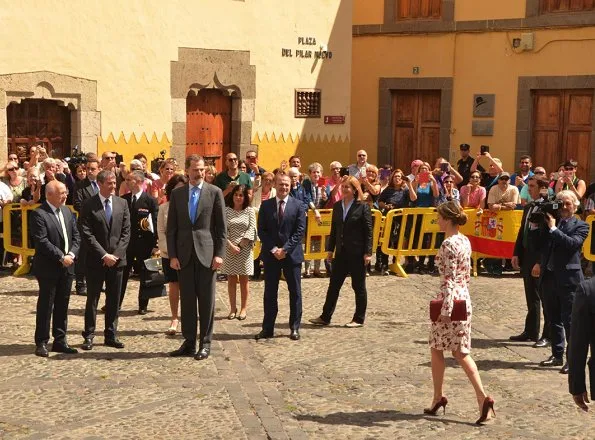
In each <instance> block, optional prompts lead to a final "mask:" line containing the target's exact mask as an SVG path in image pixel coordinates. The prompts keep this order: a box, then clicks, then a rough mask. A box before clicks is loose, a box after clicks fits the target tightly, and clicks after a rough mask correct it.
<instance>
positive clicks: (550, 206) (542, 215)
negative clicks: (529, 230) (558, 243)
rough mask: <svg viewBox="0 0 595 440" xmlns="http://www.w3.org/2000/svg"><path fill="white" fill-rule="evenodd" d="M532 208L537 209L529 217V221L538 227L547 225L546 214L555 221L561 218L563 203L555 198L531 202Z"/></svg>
mask: <svg viewBox="0 0 595 440" xmlns="http://www.w3.org/2000/svg"><path fill="white" fill-rule="evenodd" d="M530 205H531V206H534V207H535V208H536V209H534V210H533V212H532V213H531V214H530V215H529V219H528V220H529V221H530V222H531V223H535V224H538V225H545V224H546V214H550V215H551V216H552V217H554V218H555V219H558V218H559V217H560V209H562V203H561V202H560V201H558V200H556V199H555V198H547V199H543V198H542V199H538V200H536V201H534V202H531V204H530Z"/></svg>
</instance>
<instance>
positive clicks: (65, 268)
mask: <svg viewBox="0 0 595 440" xmlns="http://www.w3.org/2000/svg"><path fill="white" fill-rule="evenodd" d="M45 191H46V201H45V202H43V203H42V204H41V206H40V207H39V208H37V209H36V210H35V211H33V212H32V213H31V232H32V234H33V242H34V243H35V258H34V262H33V273H34V274H35V277H36V278H37V282H38V284H39V297H38V299H37V318H36V325H35V346H36V348H35V354H36V355H37V356H41V357H47V356H48V349H47V343H48V341H49V339H50V318H51V317H52V315H53V323H52V336H53V337H54V343H53V344H52V351H56V352H59V353H68V354H72V353H76V352H77V350H76V349H75V348H72V347H70V346H69V345H68V343H67V342H66V330H67V327H68V317H67V315H68V302H69V300H70V290H71V289H72V279H73V276H74V260H75V258H76V256H77V254H78V252H79V246H80V235H79V232H78V228H77V226H76V220H75V218H74V215H73V214H72V212H71V211H70V210H69V209H68V208H67V207H66V206H64V203H65V202H66V197H67V193H68V191H67V190H66V186H65V185H64V184H63V183H61V182H59V181H57V180H53V181H51V182H48V184H47V185H46V188H45Z"/></svg>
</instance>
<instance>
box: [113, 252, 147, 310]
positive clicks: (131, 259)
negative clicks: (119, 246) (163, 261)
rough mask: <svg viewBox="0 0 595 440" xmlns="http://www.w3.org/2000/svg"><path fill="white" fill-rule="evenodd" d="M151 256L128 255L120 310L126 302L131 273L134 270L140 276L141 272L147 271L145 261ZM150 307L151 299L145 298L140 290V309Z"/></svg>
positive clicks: (123, 277)
mask: <svg viewBox="0 0 595 440" xmlns="http://www.w3.org/2000/svg"><path fill="white" fill-rule="evenodd" d="M150 256H151V253H150V252H149V255H147V256H145V255H141V256H137V255H127V256H126V262H127V263H128V264H127V265H126V267H125V268H124V271H123V272H122V289H121V291H120V309H121V308H122V303H123V302H124V296H126V288H127V287H128V279H129V278H130V272H131V271H132V269H134V272H136V273H137V274H140V273H141V271H143V270H145V260H146V259H147V258H149V257H150ZM148 305H149V298H143V297H141V294H140V289H138V309H139V310H142V309H146V308H147V306H148Z"/></svg>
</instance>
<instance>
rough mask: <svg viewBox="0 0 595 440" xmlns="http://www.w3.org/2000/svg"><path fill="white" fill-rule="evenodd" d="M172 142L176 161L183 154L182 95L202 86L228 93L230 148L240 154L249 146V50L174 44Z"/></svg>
mask: <svg viewBox="0 0 595 440" xmlns="http://www.w3.org/2000/svg"><path fill="white" fill-rule="evenodd" d="M170 69H171V103H172V146H171V150H170V155H171V156H172V157H174V158H175V159H176V160H177V161H178V163H183V162H184V160H185V158H186V98H187V96H188V94H189V93H191V92H192V93H194V94H195V95H196V94H198V92H199V91H200V90H202V89H204V88H215V89H218V90H221V91H222V92H223V93H224V94H225V95H227V96H230V97H231V146H230V151H231V152H233V153H236V154H237V155H238V156H241V157H244V155H245V154H246V151H248V150H250V149H251V148H252V123H253V121H254V118H255V102H256V66H253V65H250V51H245V50H218V49H201V48H188V47H180V48H178V61H172V62H171V63H170Z"/></svg>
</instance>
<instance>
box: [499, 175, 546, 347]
mask: <svg viewBox="0 0 595 440" xmlns="http://www.w3.org/2000/svg"><path fill="white" fill-rule="evenodd" d="M527 190H528V192H529V196H530V197H531V199H532V200H533V202H532V203H529V204H528V205H525V208H524V209H523V219H522V220H521V227H520V228H519V233H518V235H517V238H516V243H515V245H514V255H513V256H512V267H514V269H515V270H519V269H520V271H521V275H522V276H523V284H524V287H525V299H526V300H527V317H526V318H525V328H524V330H523V332H522V333H521V334H520V335H515V336H511V337H510V338H509V339H510V340H511V341H518V342H526V341H534V342H535V344H534V345H533V347H546V346H547V345H549V338H550V333H549V325H550V324H549V319H548V316H547V311H546V309H545V304H543V318H544V325H543V333H542V334H541V335H542V336H541V338H539V329H540V327H541V326H540V311H539V309H540V308H541V307H542V305H541V301H542V300H543V298H541V297H540V292H539V289H538V285H537V281H538V279H537V278H536V277H534V276H533V275H532V274H531V272H532V270H533V266H535V263H536V262H537V261H538V249H537V245H538V244H539V242H540V238H541V234H542V233H543V232H544V231H543V229H542V228H540V227H539V226H538V225H537V224H536V223H532V222H531V221H530V220H535V217H536V216H538V217H537V218H538V219H539V215H541V218H543V219H544V220H545V217H544V214H543V211H542V210H543V207H544V202H547V201H548V200H549V197H548V181H547V180H545V179H542V178H539V177H537V176H531V177H529V178H528V179H527ZM538 338H539V339H538Z"/></svg>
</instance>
